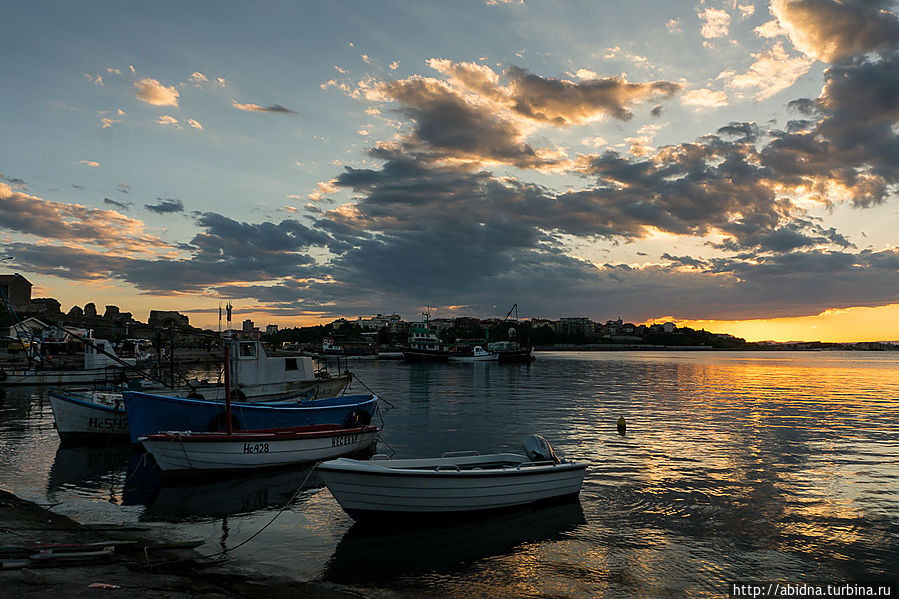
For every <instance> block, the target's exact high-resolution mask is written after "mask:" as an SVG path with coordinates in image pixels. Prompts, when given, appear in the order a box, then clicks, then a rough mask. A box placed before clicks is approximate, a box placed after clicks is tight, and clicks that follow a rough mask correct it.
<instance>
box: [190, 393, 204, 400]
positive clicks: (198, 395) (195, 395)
mask: <svg viewBox="0 0 899 599" xmlns="http://www.w3.org/2000/svg"><path fill="white" fill-rule="evenodd" d="M187 399H206V398H205V397H203V394H202V393H197V392H196V391H191V392H190V393H188V394H187Z"/></svg>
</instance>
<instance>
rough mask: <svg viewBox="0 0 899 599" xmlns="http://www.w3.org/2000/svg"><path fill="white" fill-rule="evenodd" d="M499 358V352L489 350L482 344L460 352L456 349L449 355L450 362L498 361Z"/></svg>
mask: <svg viewBox="0 0 899 599" xmlns="http://www.w3.org/2000/svg"><path fill="white" fill-rule="evenodd" d="M497 360H499V354H498V353H496V352H492V351H487V350H486V349H484V348H483V347H481V346H480V345H475V346H474V347H471V348H466V349H465V350H461V351H458V352H456V351H454V352H452V353H450V356H449V361H450V362H496V361H497Z"/></svg>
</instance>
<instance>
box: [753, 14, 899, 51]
mask: <svg viewBox="0 0 899 599" xmlns="http://www.w3.org/2000/svg"><path fill="white" fill-rule="evenodd" d="M894 6H895V3H894V2H890V1H888V0H857V1H846V2H840V1H835V0H774V2H773V3H772V6H771V12H772V13H773V14H774V15H775V16H776V17H777V18H778V19H779V20H780V22H781V24H782V25H784V26H785V27H786V28H787V30H788V32H789V35H790V39H791V40H792V41H793V44H794V45H796V47H797V48H799V49H800V50H802V51H804V52H805V53H806V54H809V55H811V56H814V57H816V58H819V59H821V60H824V61H826V62H837V61H842V60H846V59H849V58H852V57H856V56H861V55H864V54H867V53H870V52H890V51H892V50H895V49H896V47H897V44H899V20H897V18H896V14H895V13H893V12H891V11H892V10H893V8H894Z"/></svg>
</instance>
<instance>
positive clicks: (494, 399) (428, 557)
mask: <svg viewBox="0 0 899 599" xmlns="http://www.w3.org/2000/svg"><path fill="white" fill-rule="evenodd" d="M897 365H899V360H897V359H896V358H895V357H894V356H892V355H888V354H872V353H864V354H862V353H858V354H851V353H836V352H834V353H814V354H802V353H792V352H791V353H783V354H779V353H764V354H752V353H737V352H732V353H731V352H724V353H717V352H715V353H712V352H696V353H690V352H673V353H665V352H645V353H644V352H635V353H626V354H616V353H614V352H596V353H578V354H572V353H569V354H561V353H560V354H540V355H539V356H538V359H537V361H536V362H535V363H534V364H533V365H530V366H522V367H517V366H511V367H506V366H505V365H498V364H488V365H477V366H476V367H475V368H472V369H463V368H450V367H427V366H420V365H413V366H410V365H402V364H393V365H378V364H359V365H358V367H356V368H354V370H356V371H358V372H361V379H362V380H364V381H365V383H366V384H367V385H369V386H371V387H372V388H375V389H377V390H378V391H379V392H382V393H383V394H384V396H385V397H387V398H388V399H389V400H390V401H391V402H392V403H395V404H396V405H397V407H396V408H395V409H393V410H392V411H390V412H388V413H387V414H386V426H385V430H384V434H385V441H387V442H389V449H388V446H386V445H385V447H384V450H385V451H389V450H392V449H394V448H396V449H397V450H398V451H399V453H400V455H410V456H412V455H435V453H439V452H441V451H446V450H453V449H478V450H481V451H496V450H510V451H518V446H517V443H518V442H520V439H521V437H522V436H523V435H524V434H528V433H531V432H540V433H543V434H545V435H546V436H547V438H548V439H550V441H551V442H552V443H553V445H554V446H556V448H557V449H559V450H560V451H561V452H562V453H564V454H565V455H567V456H568V457H569V458H573V459H578V460H582V461H586V462H587V463H588V471H587V477H586V479H585V483H584V488H583V490H582V492H581V494H580V508H579V509H582V512H580V513H579V514H578V515H577V516H576V517H574V518H572V517H570V514H568V515H563V516H561V517H559V516H558V514H555V515H550V516H545V517H540V514H541V512H539V511H534V512H530V511H528V512H526V513H525V514H524V515H518V516H515V517H513V518H509V519H508V520H505V519H503V520H498V521H490V522H487V523H479V524H477V525H472V526H461V525H460V526H458V527H457V526H453V527H449V528H448V529H447V530H444V531H441V532H439V533H435V532H430V531H419V532H418V533H413V534H410V535H400V534H397V535H392V534H391V535H387V536H378V535H375V536H366V535H357V534H356V532H355V530H354V527H352V526H351V521H350V520H349V519H348V517H347V516H346V515H345V514H343V512H342V511H340V509H339V507H337V506H336V503H335V502H334V500H333V498H332V497H331V496H330V494H329V493H328V492H327V491H326V490H324V489H319V490H316V491H310V492H309V494H308V495H306V494H304V497H303V498H302V500H301V501H297V502H296V505H295V506H293V508H292V509H291V510H289V511H287V512H285V515H284V516H283V517H282V518H281V519H279V521H278V523H276V525H274V526H272V527H271V528H270V529H269V530H267V531H266V537H265V542H264V543H263V544H262V548H259V547H258V546H257V547H256V548H255V549H254V546H253V545H252V544H249V545H247V546H246V547H245V548H243V549H242V552H241V554H240V555H241V556H242V557H244V560H245V561H246V562H247V563H253V562H259V563H260V564H266V567H268V568H270V569H275V570H277V569H278V568H282V569H284V570H285V571H293V570H300V571H302V572H309V571H310V569H311V571H312V573H311V574H307V577H312V576H315V575H316V574H315V573H316V572H318V571H319V570H316V569H315V568H316V566H314V565H312V566H310V565H308V564H316V563H319V564H322V563H323V564H325V565H324V566H321V568H320V571H322V572H323V574H322V575H321V577H322V578H323V579H325V580H333V581H337V582H342V583H348V584H353V585H359V586H368V585H371V586H375V587H378V588H387V589H400V590H408V591H409V592H408V593H407V595H409V596H418V595H420V594H427V595H429V596H437V595H439V596H441V597H444V598H450V597H460V598H465V599H470V597H473V596H490V597H550V596H551V597H596V596H609V597H618V596H632V597H653V596H660V595H666V596H723V595H726V593H727V591H726V589H727V582H728V581H732V580H741V579H742V580H773V579H784V580H799V579H806V580H810V579H811V580H829V579H834V578H841V579H846V578H853V577H854V578H865V577H868V578H870V577H874V576H877V575H879V574H880V575H892V576H893V577H895V576H896V575H899V565H897V564H896V560H895V555H896V554H897V552H899V522H897V515H899V484H897V483H899V427H897V425H896V423H897V421H899V368H897ZM379 376H380V377H381V378H377V377H379ZM23 405H25V404H23ZM44 416H45V415H44ZM620 416H624V417H625V418H626V419H627V422H628V427H627V433H626V435H625V436H620V435H619V434H618V433H617V432H616V426H615V424H616V422H617V420H618V418H619V417H620ZM44 432H45V431H42V432H41V433H40V434H41V435H42V434H44ZM47 434H48V435H50V436H51V437H52V436H53V435H54V434H55V433H54V432H53V431H48V432H47ZM40 438H41V437H40V435H37V436H34V435H33V436H32V437H30V438H29V439H28V441H30V443H28V442H26V443H21V440H15V441H12V440H11V439H10V438H3V437H0V447H5V448H7V449H8V450H9V452H10V454H8V455H7V456H5V458H3V459H7V460H11V462H10V463H13V464H17V465H18V464H21V467H22V468H24V469H27V468H31V469H35V470H41V469H47V468H49V467H50V463H51V460H52V453H53V452H52V451H50V452H49V455H47V454H46V453H43V452H42V451H41V450H39V449H38V448H37V447H35V440H36V439H40ZM49 444H50V445H51V446H52V443H49ZM53 447H55V446H53ZM435 450H436V451H435ZM8 476H9V475H7V477H8ZM78 492H87V491H84V490H79V491H78ZM270 509H271V507H269V510H270ZM270 517H271V512H270V511H265V510H263V511H256V512H252V513H251V514H250V515H248V516H243V517H242V518H238V517H236V516H235V517H231V518H230V520H229V526H230V527H231V534H232V537H231V540H234V539H238V540H239V539H241V538H245V537H246V536H248V535H249V534H250V533H252V532H255V530H257V529H258V527H259V526H260V525H261V523H264V522H267V521H268V520H269V519H270ZM535 518H537V519H536V520H535ZM438 548H439V550H438ZM298 552H301V553H302V555H303V556H304V559H303V560H302V561H298V560H296V559H295V556H296V555H297V553H298ZM441 553H442V554H443V557H441ZM441 560H442V561H441ZM303 568H306V569H305V570H304V569H303Z"/></svg>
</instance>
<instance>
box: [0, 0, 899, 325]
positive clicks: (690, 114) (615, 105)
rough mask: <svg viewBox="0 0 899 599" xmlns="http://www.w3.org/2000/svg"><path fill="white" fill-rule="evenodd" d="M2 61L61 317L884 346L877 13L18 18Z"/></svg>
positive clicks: (888, 19) (232, 11) (21, 196)
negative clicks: (532, 323)
mask: <svg viewBox="0 0 899 599" xmlns="http://www.w3.org/2000/svg"><path fill="white" fill-rule="evenodd" d="M0 66H2V72H3V92H2V93H0V258H4V257H10V256H11V257H12V258H11V259H9V260H5V261H4V262H2V267H3V268H2V271H3V272H19V273H21V274H22V275H23V276H25V277H27V278H28V279H29V280H30V281H31V282H32V283H33V284H34V286H35V287H34V295H35V296H36V297H55V298H56V299H58V300H59V301H60V302H61V303H62V306H63V310H64V311H68V309H69V308H70V307H71V306H73V305H80V306H83V305H84V304H86V303H87V302H94V303H96V304H97V305H98V306H100V307H101V311H102V306H105V305H110V304H112V305H117V306H119V307H120V308H121V309H122V310H123V311H131V312H132V313H133V314H134V316H135V318H138V319H139V320H145V319H146V317H147V314H148V311H149V310H150V309H159V310H180V311H181V312H182V313H184V314H187V315H188V316H189V317H190V322H191V324H194V325H197V326H207V327H212V328H215V326H216V325H217V321H218V307H219V305H220V304H222V303H229V302H230V303H231V304H233V306H234V316H235V319H236V320H237V321H238V322H240V321H241V320H243V318H247V317H248V318H251V319H253V320H254V322H255V323H256V324H257V325H261V326H264V325H266V324H271V323H276V324H279V325H281V326H297V325H308V324H316V323H323V322H329V321H330V320H333V319H334V318H337V317H341V316H343V317H355V316H366V315H373V314H376V313H394V312H395V313H399V314H400V315H402V316H403V317H404V318H406V319H407V320H414V319H416V317H417V316H418V315H419V313H420V312H422V311H423V310H426V309H428V308H429V309H430V312H431V315H432V317H433V316H436V317H452V316H461V315H470V316H479V317H497V316H498V317H502V316H503V315H504V314H505V313H506V312H507V310H508V309H509V308H510V307H511V306H512V305H513V303H515V304H518V306H519V313H520V315H521V316H523V317H540V318H560V317H565V316H581V317H588V318H591V319H594V320H597V321H602V322H604V321H606V320H610V319H616V318H618V317H619V316H620V317H622V318H623V319H624V320H627V321H631V322H638V323H639V322H655V321H666V320H674V321H676V322H678V323H680V324H684V325H691V324H692V325H696V326H702V327H703V328H706V329H707V330H713V331H720V332H731V333H734V334H738V335H740V336H743V337H745V338H747V339H750V340H761V339H774V340H790V339H805V340H830V341H843V340H892V339H899V276H897V275H899V248H897V245H896V239H897V234H896V230H897V224H899V205H897V183H899V140H897V133H899V17H897V6H896V4H895V3H894V2H885V1H879V0H871V1H843V2H840V1H834V0H795V1H793V0H773V1H772V2H770V3H764V2H760V1H755V2H752V1H749V0H745V1H741V0H734V1H725V2H719V1H714V0H709V1H698V2H697V1H694V2H678V1H668V0H665V1H655V2H650V1H641V0H629V1H622V2H613V1H609V2H596V1H595V0H585V1H558V2H537V1H532V0H524V1H523V2H521V1H503V0H487V1H485V0H481V1H474V0H471V1H464V0H463V1H458V2H431V1H420V2H414V3H413V2H391V1H378V2H371V1H329V2H325V1H322V2H307V1H304V2H296V1H284V2H254V3H251V4H247V3H236V2H191V3H183V2H154V3H137V2H119V3H113V4H110V3H107V2H78V3H73V2H57V3H54V2H13V3H7V4H6V5H5V7H4V10H3V18H2V19H0Z"/></svg>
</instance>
